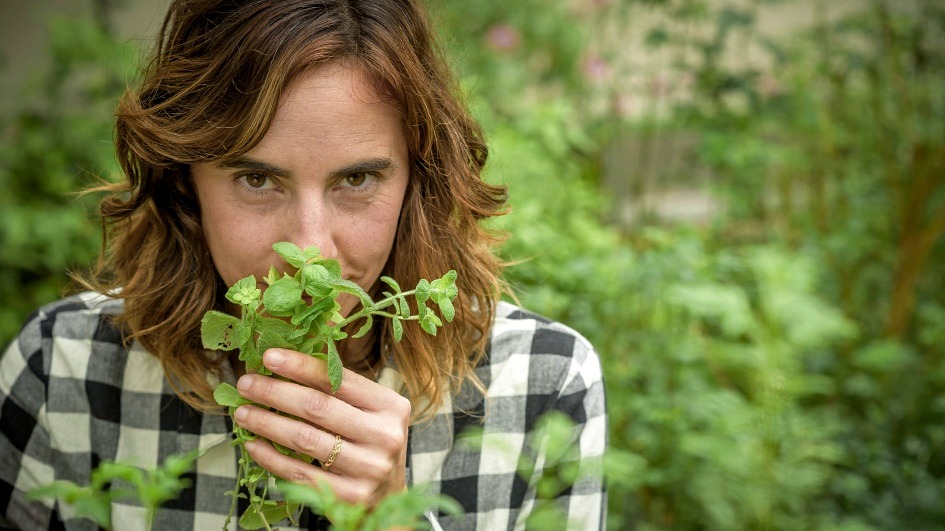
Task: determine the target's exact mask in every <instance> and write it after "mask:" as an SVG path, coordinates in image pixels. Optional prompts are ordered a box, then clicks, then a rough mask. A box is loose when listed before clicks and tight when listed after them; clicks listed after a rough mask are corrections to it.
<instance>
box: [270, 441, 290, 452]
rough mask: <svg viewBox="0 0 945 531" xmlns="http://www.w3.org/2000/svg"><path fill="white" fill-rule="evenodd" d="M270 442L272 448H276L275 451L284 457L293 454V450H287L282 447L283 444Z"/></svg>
mask: <svg viewBox="0 0 945 531" xmlns="http://www.w3.org/2000/svg"><path fill="white" fill-rule="evenodd" d="M270 442H272V446H274V447H275V449H276V451H278V452H279V453H280V454H282V455H289V454H291V453H292V449H291V448H286V447H285V446H282V445H281V444H279V443H277V442H275V441H270Z"/></svg>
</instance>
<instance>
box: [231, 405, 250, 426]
mask: <svg viewBox="0 0 945 531" xmlns="http://www.w3.org/2000/svg"><path fill="white" fill-rule="evenodd" d="M248 415H249V411H247V410H246V408H245V407H244V406H240V407H238V408H236V411H234V412H233V418H234V419H236V422H237V424H239V423H241V422H243V421H244V420H246V417H247V416H248Z"/></svg>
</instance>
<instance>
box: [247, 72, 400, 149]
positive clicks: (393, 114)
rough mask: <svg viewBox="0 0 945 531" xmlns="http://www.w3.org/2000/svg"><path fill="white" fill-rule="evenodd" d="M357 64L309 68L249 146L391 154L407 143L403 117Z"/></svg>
mask: <svg viewBox="0 0 945 531" xmlns="http://www.w3.org/2000/svg"><path fill="white" fill-rule="evenodd" d="M375 87H376V84H375V83H372V82H371V81H370V79H369V78H368V77H367V76H366V75H364V74H363V72H362V71H361V70H360V69H357V68H351V67H348V66H345V65H342V64H331V65H326V66H325V67H322V68H318V69H314V70H309V71H306V72H304V73H303V74H302V75H300V76H298V77H297V78H296V79H295V80H293V81H292V83H290V84H289V86H288V87H287V88H286V90H285V91H284V93H283V94H282V97H281V98H280V100H279V104H278V107H277V109H276V112H275V114H274V116H273V119H272V121H271V123H270V124H269V128H268V130H267V131H266V133H265V135H263V137H262V139H261V140H260V142H259V143H258V144H257V145H256V146H254V147H253V148H252V149H251V150H250V151H249V152H250V153H255V154H267V155H275V154H279V153H280V152H282V153H287V152H289V151H292V150H297V151H298V152H299V153H303V152H307V153H309V154H310V155H311V156H315V155H317V156H319V157H322V158H324V157H328V156H336V155H339V154H344V153H348V152H351V151H352V150H354V149H355V148H363V149H368V148H370V149H372V150H374V151H384V152H386V153H379V155H384V156H393V155H395V152H396V153H399V152H401V151H402V150H403V149H406V140H405V137H404V132H403V130H404V127H403V118H402V115H401V113H400V111H399V109H398V108H397V107H395V106H394V105H393V104H392V103H391V102H390V100H389V98H387V97H385V96H384V95H382V94H380V93H378V91H377V90H376V88H375Z"/></svg>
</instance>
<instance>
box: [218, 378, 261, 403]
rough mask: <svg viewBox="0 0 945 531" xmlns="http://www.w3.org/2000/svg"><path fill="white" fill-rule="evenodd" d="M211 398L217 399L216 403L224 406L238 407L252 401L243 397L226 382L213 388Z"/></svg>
mask: <svg viewBox="0 0 945 531" xmlns="http://www.w3.org/2000/svg"><path fill="white" fill-rule="evenodd" d="M213 399H214V400H216V401H217V404H220V405H221V406H225V407H239V406H242V405H243V404H252V403H253V401H252V400H247V399H245V398H243V397H242V395H240V392H239V391H237V390H236V388H235V387H233V386H232V385H230V384H228V383H221V384H220V385H218V386H217V388H216V389H214V390H213Z"/></svg>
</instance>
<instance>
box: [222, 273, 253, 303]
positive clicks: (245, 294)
mask: <svg viewBox="0 0 945 531" xmlns="http://www.w3.org/2000/svg"><path fill="white" fill-rule="evenodd" d="M260 293H261V291H260V290H259V288H257V287H256V277H255V276H253V275H250V276H248V277H245V278H241V279H240V280H237V281H236V284H233V286H231V287H230V289H229V290H227V292H226V300H228V301H230V302H232V303H234V304H239V305H241V306H249V305H250V304H252V303H253V302H254V301H258V300H259V294H260Z"/></svg>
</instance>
